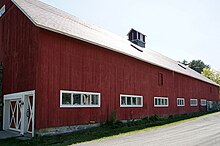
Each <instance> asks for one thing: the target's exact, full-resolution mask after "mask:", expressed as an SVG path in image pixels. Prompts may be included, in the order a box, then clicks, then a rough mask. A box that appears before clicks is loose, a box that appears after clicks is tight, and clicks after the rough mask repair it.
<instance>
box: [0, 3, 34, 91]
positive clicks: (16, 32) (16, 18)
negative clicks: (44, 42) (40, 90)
mask: <svg viewBox="0 0 220 146" xmlns="http://www.w3.org/2000/svg"><path fill="white" fill-rule="evenodd" d="M7 2H8V3H9V4H10V1H7ZM9 4H8V5H9ZM37 32H38V29H37V28H36V27H34V25H33V24H32V23H31V22H30V21H29V20H28V19H27V18H26V16H24V14H23V13H22V12H21V11H20V10H19V9H18V8H17V7H15V6H14V5H12V6H11V7H10V9H6V13H5V14H4V15H3V16H2V17H1V18H0V42H1V43H0V54H1V55H0V61H1V62H2V63H3V95H5V94H8V93H15V92H20V91H27V90H34V89H35V78H36V67H35V63H36V62H35V61H36V60H35V59H36V50H37V47H38V43H37V41H38V39H37V38H38V35H37Z"/></svg>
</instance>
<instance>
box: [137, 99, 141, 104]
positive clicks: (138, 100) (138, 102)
mask: <svg viewBox="0 0 220 146" xmlns="http://www.w3.org/2000/svg"><path fill="white" fill-rule="evenodd" d="M137 105H141V98H140V97H139V98H137Z"/></svg>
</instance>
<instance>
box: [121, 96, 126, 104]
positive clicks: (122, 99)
mask: <svg viewBox="0 0 220 146" xmlns="http://www.w3.org/2000/svg"><path fill="white" fill-rule="evenodd" d="M121 105H126V98H125V97H124V96H122V97H121Z"/></svg>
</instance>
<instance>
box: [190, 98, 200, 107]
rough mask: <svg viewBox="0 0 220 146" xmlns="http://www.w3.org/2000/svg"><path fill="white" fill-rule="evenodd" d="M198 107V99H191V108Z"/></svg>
mask: <svg viewBox="0 0 220 146" xmlns="http://www.w3.org/2000/svg"><path fill="white" fill-rule="evenodd" d="M197 105H198V101H197V99H190V106H197Z"/></svg>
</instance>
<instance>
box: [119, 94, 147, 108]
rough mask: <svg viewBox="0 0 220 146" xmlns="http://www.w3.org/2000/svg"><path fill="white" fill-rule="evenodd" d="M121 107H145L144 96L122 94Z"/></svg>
mask: <svg viewBox="0 0 220 146" xmlns="http://www.w3.org/2000/svg"><path fill="white" fill-rule="evenodd" d="M120 107H143V96H137V95H123V94H121V95H120Z"/></svg>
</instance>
